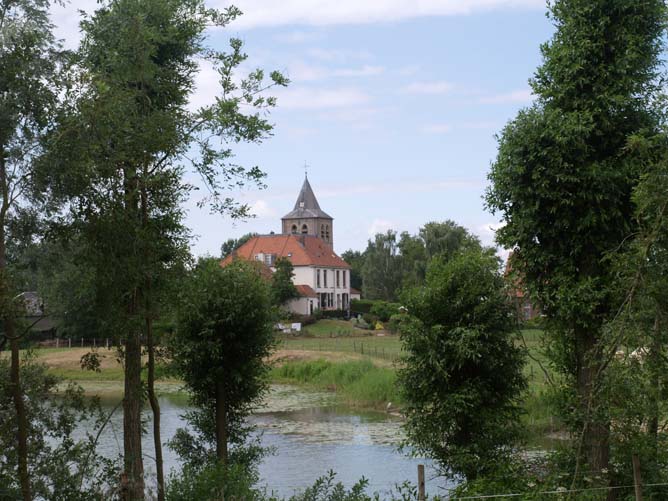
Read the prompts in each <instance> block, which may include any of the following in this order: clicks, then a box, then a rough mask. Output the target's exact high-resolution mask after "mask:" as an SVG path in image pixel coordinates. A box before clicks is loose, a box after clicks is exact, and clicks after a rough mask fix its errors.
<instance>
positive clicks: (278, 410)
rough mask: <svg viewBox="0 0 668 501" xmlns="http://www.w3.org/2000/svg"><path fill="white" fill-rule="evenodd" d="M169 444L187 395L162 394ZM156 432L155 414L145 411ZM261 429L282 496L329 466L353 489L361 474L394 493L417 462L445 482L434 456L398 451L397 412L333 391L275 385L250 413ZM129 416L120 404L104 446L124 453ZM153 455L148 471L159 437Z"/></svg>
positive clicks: (266, 478) (172, 458) (267, 463)
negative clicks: (346, 401)
mask: <svg viewBox="0 0 668 501" xmlns="http://www.w3.org/2000/svg"><path fill="white" fill-rule="evenodd" d="M119 398H120V397H119V396H116V398H112V397H106V398H105V399H104V400H103V404H104V406H105V407H106V408H107V409H109V410H111V409H113V408H114V407H115V406H116V404H117V403H118V399H119ZM159 400H160V408H161V425H162V430H161V431H162V437H163V443H166V442H167V441H168V440H169V439H171V438H172V437H173V436H174V433H175V432H176V430H177V429H178V428H180V427H184V426H186V423H185V421H184V419H183V417H182V415H183V414H184V412H185V411H186V410H187V409H188V407H187V398H186V397H185V396H184V395H183V394H171V395H164V396H162V397H160V399H159ZM144 415H145V420H146V427H147V429H148V430H150V426H151V413H150V411H149V410H148V409H146V410H145V412H144ZM250 419H251V421H252V422H253V423H254V424H256V425H257V426H258V429H259V431H260V432H261V433H262V443H263V445H265V446H267V447H273V448H274V450H275V451H276V453H275V455H273V456H269V457H267V458H266V459H265V460H264V461H263V463H262V465H261V466H260V475H261V482H262V484H264V485H267V486H269V487H270V489H271V490H273V491H274V492H275V493H277V494H278V495H280V496H290V495H292V494H293V493H294V492H295V491H296V490H301V489H304V488H305V487H308V486H309V485H311V484H312V483H313V482H314V481H315V479H316V478H317V477H319V476H322V475H324V474H325V473H327V471H329V470H333V471H335V472H336V473H337V480H339V481H341V482H343V483H344V484H345V485H346V486H347V487H350V486H352V485H353V484H354V483H355V482H357V481H358V480H359V479H360V478H361V477H362V476H364V477H365V478H367V479H369V491H370V492H374V491H379V492H380V491H387V490H388V489H390V488H392V487H393V486H394V484H396V483H401V482H403V481H405V480H410V481H412V482H414V483H415V482H416V470H417V464H418V463H423V464H426V465H427V478H428V479H430V478H431V479H432V480H431V481H429V482H428V485H427V490H428V492H431V493H437V492H439V490H440V489H441V488H443V487H445V482H444V481H443V480H442V479H438V480H436V479H433V477H434V476H435V470H433V468H432V467H431V463H430V462H429V461H425V460H424V459H414V458H408V457H406V456H405V455H402V454H400V453H399V452H397V450H396V448H397V445H398V444H399V442H400V441H401V439H402V434H401V422H400V420H399V419H398V418H397V417H395V416H392V415H389V414H385V413H380V412H361V411H358V410H355V409H351V408H347V407H342V406H337V405H335V399H334V395H333V394H332V393H329V392H312V391H305V390H303V389H301V388H296V387H293V386H286V385H276V386H273V387H272V389H271V392H270V393H269V395H267V398H266V399H265V405H263V406H262V407H260V408H258V409H256V411H255V414H254V415H253V416H252V417H251V418H250ZM122 434H123V414H122V410H121V409H120V408H119V409H118V410H117V411H116V413H115V414H114V416H113V417H112V419H111V421H110V425H109V427H108V428H107V429H106V430H105V431H104V432H103V434H102V435H101V437H100V451H101V452H102V453H103V454H105V455H107V456H110V457H112V456H118V455H119V454H120V453H121V452H122V450H123V442H122V436H123V435H122ZM143 447H144V452H145V455H146V461H145V469H146V471H147V473H148V474H154V471H155V469H154V468H153V460H152V459H153V458H154V457H155V454H154V448H153V440H152V435H151V434H150V433H147V434H145V435H144V438H143ZM163 454H164V461H165V468H166V471H170V470H175V471H178V469H179V467H180V464H179V460H178V457H176V455H175V454H174V453H173V452H172V451H171V450H170V449H169V448H167V447H165V448H164V449H163Z"/></svg>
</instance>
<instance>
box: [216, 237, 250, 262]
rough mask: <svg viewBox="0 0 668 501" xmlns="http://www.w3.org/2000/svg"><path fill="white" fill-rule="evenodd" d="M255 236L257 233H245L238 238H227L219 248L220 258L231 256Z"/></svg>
mask: <svg viewBox="0 0 668 501" xmlns="http://www.w3.org/2000/svg"><path fill="white" fill-rule="evenodd" d="M256 236H257V233H246V234H245V235H242V236H240V237H239V238H228V239H227V240H226V241H225V242H223V244H222V245H221V246H220V258H221V259H225V258H226V257H227V256H229V255H230V254H232V253H233V252H234V251H235V250H237V249H238V248H239V247H241V246H242V245H243V244H245V243H246V242H248V241H249V240H250V239H251V238H253V237H256Z"/></svg>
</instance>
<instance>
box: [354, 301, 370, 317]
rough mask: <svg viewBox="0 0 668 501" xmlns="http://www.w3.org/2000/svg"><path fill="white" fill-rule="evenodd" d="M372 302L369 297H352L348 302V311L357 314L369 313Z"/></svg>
mask: <svg viewBox="0 0 668 501" xmlns="http://www.w3.org/2000/svg"><path fill="white" fill-rule="evenodd" d="M373 304H374V301H371V300H370V299H353V300H352V301H351V302H350V311H351V312H352V313H358V314H364V313H369V312H370V311H371V307H372V306H373Z"/></svg>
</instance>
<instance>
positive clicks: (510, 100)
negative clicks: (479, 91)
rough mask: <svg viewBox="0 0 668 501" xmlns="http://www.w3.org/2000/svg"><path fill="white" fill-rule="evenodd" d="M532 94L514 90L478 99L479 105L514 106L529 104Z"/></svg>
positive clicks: (524, 90) (525, 90)
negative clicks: (516, 104) (515, 104)
mask: <svg viewBox="0 0 668 501" xmlns="http://www.w3.org/2000/svg"><path fill="white" fill-rule="evenodd" d="M532 96H533V94H532V93H531V90H529V89H523V90H516V91H513V92H507V93H505V94H496V95H493V96H483V97H481V98H480V99H478V102H479V103H480V104H514V103H530V102H531V99H532Z"/></svg>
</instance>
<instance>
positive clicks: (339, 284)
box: [336, 270, 341, 287]
mask: <svg viewBox="0 0 668 501" xmlns="http://www.w3.org/2000/svg"><path fill="white" fill-rule="evenodd" d="M340 273H341V272H340V271H339V270H336V286H337V287H341V281H340V280H339V278H340Z"/></svg>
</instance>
